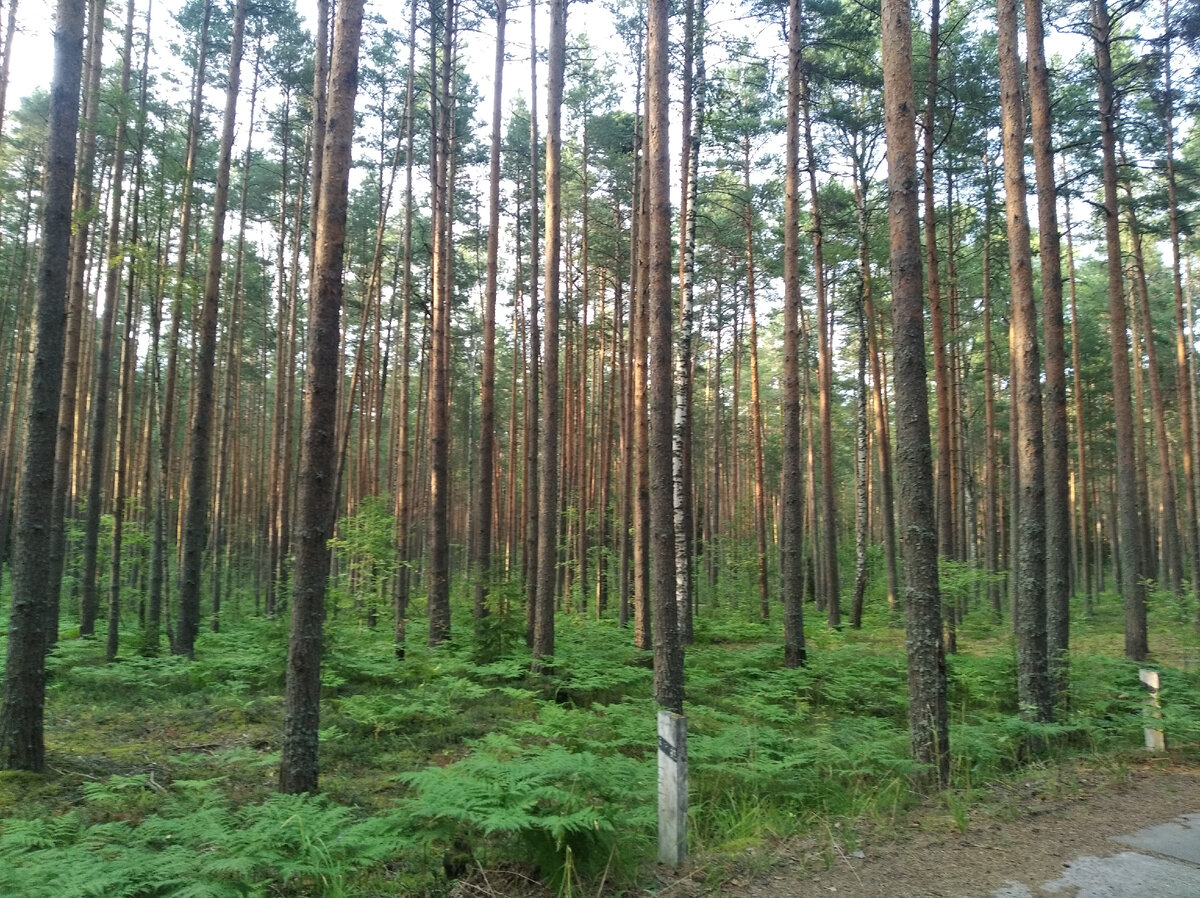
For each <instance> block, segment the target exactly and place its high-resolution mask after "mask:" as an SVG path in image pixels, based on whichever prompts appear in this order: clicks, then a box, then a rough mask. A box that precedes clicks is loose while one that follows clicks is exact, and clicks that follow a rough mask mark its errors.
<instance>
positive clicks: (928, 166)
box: [922, 0, 955, 558]
mask: <svg viewBox="0 0 1200 898" xmlns="http://www.w3.org/2000/svg"><path fill="white" fill-rule="evenodd" d="M940 19H941V2H940V0H933V6H932V8H931V9H930V12H929V78H928V82H927V84H928V87H927V93H926V95H925V113H924V123H923V126H922V130H923V132H924V163H925V165H924V180H923V184H924V188H925V268H926V271H925V276H926V278H927V279H928V284H929V317H930V318H931V320H932V326H933V328H932V339H933V377H934V383H935V386H936V390H937V445H938V453H937V489H936V492H935V496H936V499H937V528H938V553H939V554H940V555H941V557H942V558H954V557H955V546H954V498H953V490H952V488H951V472H952V470H953V461H952V460H951V457H950V455H951V453H950V444H951V440H952V435H951V416H952V411H951V403H950V363H949V359H948V357H947V352H946V323H945V314H944V312H943V311H942V288H941V276H940V273H939V270H938V245H937V201H936V199H935V197H934V193H933V185H934V177H933V157H934V151H935V149H936V144H937V135H936V134H935V133H934V125H935V117H934V113H935V112H936V110H937V94H938V57H939V51H940V50H941V36H940V27H941V22H940Z"/></svg>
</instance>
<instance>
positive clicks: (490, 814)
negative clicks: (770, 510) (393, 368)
mask: <svg viewBox="0 0 1200 898" xmlns="http://www.w3.org/2000/svg"><path fill="white" fill-rule="evenodd" d="M944 574H945V580H946V582H945V586H946V590H947V595H948V596H950V595H953V596H954V597H955V598H956V600H957V601H959V602H960V604H965V605H966V606H967V608H968V614H967V617H966V619H965V621H964V624H963V626H962V628H961V629H960V631H959V644H960V649H961V650H962V653H961V654H958V655H954V656H951V657H949V658H948V659H947V672H948V685H949V692H948V698H949V705H950V710H951V720H952V725H951V750H952V752H953V776H954V786H955V787H956V789H957V791H956V792H955V793H954V794H953V795H952V796H951V797H949V798H947V799H946V809H947V814H948V822H949V823H951V824H952V825H954V826H956V827H958V828H960V829H962V828H964V827H967V826H969V825H970V821H971V819H972V807H971V801H972V796H973V795H975V794H976V792H977V789H976V787H977V786H978V784H980V783H982V782H985V781H994V780H997V779H1002V778H1004V777H1007V776H1011V775H1013V774H1014V773H1020V775H1028V774H1027V772H1026V771H1027V769H1028V768H1027V767H1026V766H1025V765H1027V764H1028V763H1029V762H1030V761H1031V760H1036V761H1037V762H1039V763H1050V764H1053V763H1054V762H1056V761H1058V760H1062V759H1069V758H1072V757H1077V756H1079V755H1083V756H1085V757H1097V756H1098V757H1102V758H1109V757H1116V758H1118V759H1120V758H1122V757H1124V756H1125V755H1126V754H1128V753H1131V752H1137V751H1139V750H1140V746H1141V744H1142V732H1141V731H1142V727H1143V726H1145V725H1146V723H1147V720H1148V715H1149V710H1148V708H1147V705H1146V700H1145V699H1146V696H1145V692H1144V690H1143V689H1142V688H1141V687H1140V686H1139V684H1138V679H1137V666H1136V665H1134V664H1132V663H1130V662H1127V661H1124V660H1120V659H1117V658H1113V657H1111V656H1110V655H1109V654H1106V653H1105V651H1106V650H1107V649H1104V648H1096V647H1097V646H1101V647H1104V646H1108V645H1117V644H1118V643H1117V642H1115V641H1114V640H1115V636H1116V635H1117V634H1119V628H1120V624H1121V614H1120V609H1119V607H1118V603H1117V602H1116V601H1115V600H1113V599H1112V598H1111V597H1107V598H1102V599H1101V600H1098V603H1097V614H1096V615H1095V617H1094V618H1093V619H1092V620H1089V621H1077V626H1076V628H1075V631H1076V632H1075V633H1073V638H1076V636H1077V637H1078V638H1077V639H1076V642H1075V645H1076V647H1077V648H1076V650H1075V652H1074V653H1073V655H1072V658H1071V661H1072V666H1071V677H1070V683H1071V692H1070V695H1069V696H1068V697H1066V698H1065V699H1064V700H1063V702H1062V704H1061V706H1060V712H1059V716H1058V718H1057V719H1056V721H1055V722H1054V723H1053V724H1032V723H1029V722H1026V721H1022V720H1020V719H1019V716H1018V714H1017V699H1016V687H1015V683H1016V667H1015V658H1014V652H1013V647H1012V639H1011V635H1010V633H1009V632H1008V630H1007V627H1006V626H1005V625H1004V624H1000V623H996V622H995V621H994V620H993V619H992V615H991V612H990V609H987V608H983V607H980V599H981V594H982V589H981V585H982V581H980V579H979V576H980V575H979V573H978V572H977V571H975V570H973V569H970V568H966V567H961V568H960V567H957V566H956V567H952V568H948V569H947V570H946V571H944ZM723 588H726V589H736V588H741V587H736V586H732V587H731V586H729V584H728V581H726V586H725V587H723ZM754 588H755V587H754V584H753V582H752V580H747V582H746V584H745V585H744V589H745V594H744V595H742V596H741V597H740V598H739V597H733V598H734V600H733V601H729V602H725V601H724V600H723V601H722V604H721V606H720V607H718V608H715V609H714V608H709V607H705V608H704V609H703V612H702V614H701V615H700V616H699V617H698V618H697V621H696V636H697V638H696V643H695V645H694V646H693V647H691V648H690V649H689V651H688V653H687V662H686V663H687V670H686V681H687V690H688V692H687V713H688V723H689V767H690V793H691V794H690V832H691V839H692V842H693V849H694V850H699V851H713V852H719V853H720V852H732V853H734V854H737V855H739V856H744V855H745V849H746V848H747V847H752V846H755V845H759V846H761V845H763V843H766V842H769V840H771V839H772V838H774V837H776V836H785V835H788V834H791V833H799V832H812V831H814V830H816V831H821V832H824V831H826V830H829V831H832V830H831V827H833V826H834V825H835V822H836V821H847V823H848V825H847V826H846V827H845V828H843V829H842V832H843V833H848V832H849V831H851V830H852V829H854V827H855V822H856V821H859V820H861V819H863V818H868V819H873V820H876V821H880V822H882V823H884V824H886V823H888V822H890V821H893V820H894V819H895V817H896V815H897V813H898V812H899V811H901V810H903V809H904V808H905V807H907V806H908V805H909V804H910V803H911V802H913V801H914V800H915V797H914V794H913V792H912V790H911V785H910V784H911V779H912V777H913V776H914V774H916V773H917V772H918V771H917V769H916V767H915V765H914V764H913V763H912V761H911V760H910V759H909V744H908V731H907V726H908V723H907V689H906V664H905V658H904V653H903V650H902V638H901V635H900V631H899V630H898V629H897V628H896V626H895V622H894V621H893V620H892V619H891V618H890V616H889V615H888V614H887V613H886V610H883V611H880V610H879V609H882V608H883V603H882V599H881V596H876V597H875V598H876V600H877V604H878V605H879V609H876V613H874V614H868V615H867V616H866V626H865V628H864V629H863V630H861V631H843V632H836V631H831V630H828V629H826V628H824V627H820V626H816V627H811V628H810V632H809V634H808V645H809V664H808V666H807V667H805V668H800V669H795V670H790V669H787V668H785V667H783V665H782V641H781V639H782V637H781V633H780V627H779V621H778V620H777V619H774V620H770V621H767V622H764V621H762V620H761V619H760V618H759V617H758V604H757V601H756V600H755V601H750V600H749V599H748V598H747V596H751V595H753V591H754ZM468 592H469V590H468V589H462V590H459V591H457V592H456V593H455V601H457V602H458V603H459V610H458V612H457V614H458V615H459V616H458V618H457V619H459V620H462V619H464V618H465V617H466V607H465V606H466V604H467V603H468V601H469V596H468V595H467V593H468ZM491 595H492V600H493V602H494V607H493V615H492V617H491V619H490V620H489V621H488V622H487V624H489V625H491V626H492V629H490V630H489V628H488V627H484V628H483V630H482V631H481V632H480V633H479V634H478V637H479V638H478V639H476V638H473V637H474V636H476V634H474V633H469V632H468V631H467V629H466V628H465V627H464V628H462V629H460V630H459V631H458V632H457V633H456V638H455V639H452V640H450V641H449V642H447V643H445V644H443V645H441V646H439V647H437V648H436V649H431V648H429V647H427V646H426V645H425V644H424V639H423V638H422V633H421V631H422V629H423V621H421V620H420V619H417V620H414V621H413V623H412V638H411V639H410V640H409V644H408V646H407V651H406V655H405V658H404V660H403V661H397V659H396V657H395V646H394V644H393V641H392V633H391V627H390V626H379V627H371V626H368V625H366V622H363V621H361V620H359V619H355V617H354V616H351V615H343V616H342V617H341V618H337V619H332V620H331V621H330V623H329V624H328V625H327V628H326V630H327V632H326V636H327V639H326V656H325V661H324V665H323V670H322V681H323V708H322V727H323V729H322V731H321V747H322V777H323V779H322V785H323V789H324V790H325V793H326V797H324V798H321V799H309V798H293V797H284V796H276V795H274V794H273V793H274V788H275V779H276V772H277V769H278V763H279V752H278V733H279V730H280V726H281V713H282V709H281V698H280V693H281V690H282V685H283V680H282V671H283V669H284V666H285V664H284V659H285V652H286V632H285V631H286V621H283V620H251V621H245V622H234V623H233V624H231V625H229V626H227V627H226V628H225V629H224V630H223V632H221V633H219V634H213V633H205V634H202V636H201V640H200V642H199V643H198V646H197V658H196V660H194V661H188V660H186V659H183V658H179V657H174V656H164V657H159V658H148V659H147V658H135V659H131V660H128V661H123V662H120V663H117V664H110V665H105V664H104V663H103V647H102V645H100V644H99V643H98V642H96V641H93V640H64V641H62V642H60V644H59V645H58V647H57V648H56V649H55V651H54V653H53V654H52V655H51V658H50V674H51V676H50V702H51V704H50V709H49V716H48V731H47V732H48V737H49V742H50V744H49V750H50V753H51V756H52V765H53V766H54V768H55V770H56V771H61V772H60V773H56V775H55V776H54V777H52V778H49V779H45V780H34V779H31V778H29V777H23V776H22V775H19V774H0V895H7V894H13V895H30V896H34V898H36V896H39V895H55V896H58V895H132V896H142V895H146V896H151V895H153V896H159V895H171V896H179V895H183V896H197V895H202V896H225V895H238V896H246V895H334V896H336V895H346V896H358V895H385V894H417V895H432V894H439V893H441V892H443V891H444V888H445V885H444V880H443V876H442V870H443V858H444V857H448V856H450V855H456V854H457V855H461V856H462V858H463V859H465V862H466V863H467V866H468V867H470V866H473V865H474V864H475V863H478V864H480V865H482V866H483V867H484V868H485V869H487V868H488V867H489V866H512V865H518V866H524V868H525V870H526V872H527V873H529V874H531V875H532V873H533V871H532V870H530V869H529V868H530V865H531V864H536V865H537V868H538V870H537V872H538V875H540V876H542V877H544V878H545V879H547V880H549V881H551V882H554V883H559V884H561V887H562V888H563V889H564V890H565V889H567V888H568V883H569V884H570V885H569V887H570V888H575V887H576V886H577V885H579V884H580V883H581V882H583V883H585V884H587V885H589V886H590V885H594V883H595V881H593V882H592V883H590V884H588V883H587V879H588V877H589V876H594V877H596V878H597V879H598V878H599V877H600V876H601V875H602V874H603V875H605V877H606V881H607V882H609V883H612V882H613V877H616V878H617V879H618V880H621V881H628V880H629V879H630V878H632V877H635V876H636V875H637V871H638V869H639V865H640V864H642V862H644V861H646V860H648V859H649V858H650V856H651V845H652V837H653V834H654V825H655V819H654V817H655V786H654V758H655V732H654V718H655V705H654V702H653V699H652V696H651V678H652V670H651V667H650V665H649V655H648V653H646V652H643V651H640V650H638V649H636V648H634V647H633V646H632V644H631V643H632V640H631V638H630V633H629V631H628V630H624V629H621V628H620V627H618V626H616V624H615V623H614V622H613V621H611V620H603V621H594V620H591V619H589V618H587V617H584V616H576V615H571V614H564V615H559V619H558V620H557V622H556V627H557V633H556V643H555V644H556V654H555V657H554V658H553V667H552V672H551V673H549V674H539V675H534V674H532V673H531V659H530V656H529V652H528V650H527V649H526V647H525V644H524V640H523V639H522V638H521V634H520V629H521V627H522V624H523V617H524V615H523V611H524V609H523V607H522V602H521V595H520V592H519V591H518V590H516V589H514V588H513V587H512V586H501V587H498V588H497V589H495V590H493V591H492V593H491ZM1177 613H1178V612H1177V609H1176V608H1175V606H1174V605H1173V604H1171V603H1170V602H1167V601H1165V600H1162V601H1159V602H1158V604H1157V605H1156V606H1155V607H1154V608H1153V609H1152V621H1158V622H1160V623H1157V624H1154V625H1155V626H1161V622H1164V621H1165V622H1167V625H1168V626H1169V627H1171V628H1174V629H1179V626H1178V624H1177V623H1176V621H1177ZM1180 653H1182V656H1183V657H1187V655H1186V647H1185V646H1182V645H1181V646H1180V647H1179V648H1178V649H1177V648H1175V647H1174V645H1173V644H1172V647H1171V648H1170V657H1172V658H1174V657H1175V656H1176V655H1177V654H1180ZM1162 672H1163V689H1162V693H1161V695H1162V716H1161V718H1160V719H1159V720H1160V723H1161V726H1162V727H1163V729H1164V730H1165V731H1166V733H1167V740H1168V745H1169V746H1170V748H1171V750H1172V751H1173V752H1178V753H1182V754H1183V755H1184V756H1194V755H1197V754H1200V726H1198V725H1197V723H1196V721H1197V720H1200V675H1198V674H1197V673H1195V672H1192V671H1186V670H1185V671H1181V670H1178V669H1176V668H1174V667H1171V666H1169V665H1164V666H1163V671H1162ZM1031 744H1036V745H1038V746H1039V751H1040V754H1039V755H1038V756H1037V758H1031V756H1030V754H1029V746H1030V745H1031Z"/></svg>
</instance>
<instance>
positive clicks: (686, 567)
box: [672, 0, 704, 645]
mask: <svg viewBox="0 0 1200 898" xmlns="http://www.w3.org/2000/svg"><path fill="white" fill-rule="evenodd" d="M697 15H698V16H699V18H700V33H701V35H702V34H703V32H704V25H703V21H704V0H700V6H699V9H697V0H689V2H688V5H687V9H686V12H685V14H684V38H683V41H684V49H683V52H684V78H683V133H684V134H686V135H687V137H686V139H685V140H684V150H683V159H682V165H681V168H682V177H683V186H682V190H681V194H680V195H681V196H682V198H683V209H682V210H681V213H680V214H681V218H682V224H681V230H682V232H683V233H682V239H681V241H680V243H681V246H680V251H681V258H680V265H679V284H680V290H679V339H678V342H677V344H676V347H677V352H676V355H675V372H674V377H675V386H676V394H675V422H674V432H673V436H672V454H673V459H674V461H673V465H674V467H673V470H672V476H673V479H674V485H673V490H674V503H675V605H676V609H677V612H678V618H679V633H680V638H681V639H682V640H683V643H684V645H690V644H691V642H692V590H693V572H692V556H693V552H692V541H693V534H694V532H695V525H694V513H693V507H694V503H693V501H692V488H693V477H692V464H691V461H692V448H691V437H692V396H693V386H692V352H693V350H692V339H693V334H694V332H695V329H696V313H695V306H694V300H693V294H694V293H695V270H696V203H697V199H698V193H699V189H698V181H699V176H700V133H701V130H702V129H703V127H704V51H703V45H702V43H701V46H700V48H699V49H700V52H699V54H697V52H696V51H697V46H696V45H697V36H696V34H697V28H696V26H697V22H696V19H697ZM700 41H701V42H702V41H703V37H701V38H700Z"/></svg>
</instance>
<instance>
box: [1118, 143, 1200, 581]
mask: <svg viewBox="0 0 1200 898" xmlns="http://www.w3.org/2000/svg"><path fill="white" fill-rule="evenodd" d="M1122 162H1123V163H1124V164H1126V165H1128V163H1127V162H1126V161H1125V159H1124V149H1123V148H1122ZM1122 186H1123V187H1124V190H1125V199H1126V207H1125V220H1126V223H1127V224H1128V227H1129V238H1130V242H1131V243H1132V244H1133V266H1134V282H1133V287H1134V294H1135V296H1136V297H1137V303H1138V309H1137V312H1136V313H1135V317H1136V315H1137V314H1140V315H1141V331H1142V334H1144V341H1143V342H1144V343H1145V351H1146V362H1147V365H1148V367H1149V371H1150V406H1151V413H1152V415H1153V417H1154V441H1155V444H1156V447H1157V449H1158V479H1159V484H1160V491H1161V499H1160V503H1161V504H1160V509H1159V511H1160V515H1159V528H1158V531H1159V545H1160V547H1161V553H1162V564H1161V566H1160V571H1159V580H1160V582H1162V584H1163V585H1164V586H1165V587H1166V588H1167V589H1169V590H1170V591H1171V592H1172V593H1173V594H1175V595H1178V594H1179V592H1180V589H1181V583H1182V580H1183V570H1182V568H1183V547H1182V546H1181V545H1180V541H1179V515H1178V512H1177V501H1176V494H1175V465H1174V463H1173V462H1172V460H1171V444H1170V442H1169V440H1168V438H1167V415H1166V400H1165V398H1164V395H1163V385H1162V375H1161V372H1160V369H1159V367H1158V349H1157V347H1156V346H1155V344H1154V319H1153V318H1152V317H1151V314H1150V291H1149V290H1148V289H1147V286H1146V263H1145V258H1144V255H1143V252H1142V232H1141V227H1140V224H1139V222H1138V217H1137V213H1136V212H1135V211H1134V207H1133V201H1134V200H1133V190H1132V188H1131V187H1130V184H1129V182H1128V181H1127V180H1126V181H1124V183H1123V185H1122ZM1185 382H1186V381H1185ZM1148 463H1149V459H1143V464H1147V465H1148ZM1149 560H1150V559H1149V558H1147V559H1146V561H1147V562H1149Z"/></svg>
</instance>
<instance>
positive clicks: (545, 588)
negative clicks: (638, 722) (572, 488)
mask: <svg viewBox="0 0 1200 898" xmlns="http://www.w3.org/2000/svg"><path fill="white" fill-rule="evenodd" d="M566 48H567V0H552V2H551V4H550V48H549V52H550V55H549V66H550V71H549V74H548V78H547V83H546V282H545V318H544V324H545V327H544V329H543V336H542V349H543V362H542V408H541V412H542V426H541V429H540V433H539V434H538V437H539V443H538V456H539V457H540V458H541V459H543V460H544V462H545V464H543V465H542V470H541V474H540V476H539V478H538V505H539V508H538V527H539V532H538V564H537V608H536V610H535V613H534V630H533V657H534V658H535V659H541V658H544V657H546V656H550V655H553V654H554V597H555V584H556V582H557V577H556V576H555V574H556V572H557V570H558V534H559V523H560V513H559V486H560V483H559V468H558V463H557V460H558V456H559V441H560V437H561V434H560V432H559V431H560V427H561V422H560V420H559V382H558V381H559V359H558V344H559V312H560V310H561V300H560V295H561V286H562V257H561V253H562V174H561V166H562V102H563V82H564V80H565V76H566Z"/></svg>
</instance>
